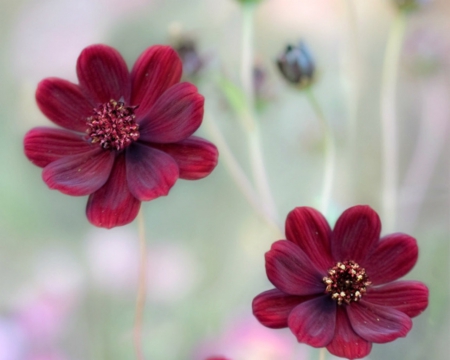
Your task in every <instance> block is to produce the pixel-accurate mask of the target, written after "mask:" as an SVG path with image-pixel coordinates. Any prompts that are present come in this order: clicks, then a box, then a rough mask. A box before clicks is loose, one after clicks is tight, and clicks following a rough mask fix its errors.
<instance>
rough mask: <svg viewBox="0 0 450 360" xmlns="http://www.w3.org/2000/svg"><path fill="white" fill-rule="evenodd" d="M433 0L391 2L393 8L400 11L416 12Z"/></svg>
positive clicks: (396, 0)
mask: <svg viewBox="0 0 450 360" xmlns="http://www.w3.org/2000/svg"><path fill="white" fill-rule="evenodd" d="M432 1H433V0H392V2H393V3H394V5H395V6H397V7H398V8H399V10H402V11H412V10H417V9H419V8H421V7H423V6H425V5H428V4H429V3H431V2H432Z"/></svg>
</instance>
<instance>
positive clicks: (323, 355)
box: [319, 348, 327, 360]
mask: <svg viewBox="0 0 450 360" xmlns="http://www.w3.org/2000/svg"><path fill="white" fill-rule="evenodd" d="M326 357H327V350H326V348H321V349H320V352H319V360H325V358H326Z"/></svg>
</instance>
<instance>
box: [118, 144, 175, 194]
mask: <svg viewBox="0 0 450 360" xmlns="http://www.w3.org/2000/svg"><path fill="white" fill-rule="evenodd" d="M126 160H127V182H128V187H129V189H130V191H131V193H132V194H133V195H134V196H135V197H136V198H137V199H139V200H141V201H148V200H152V199H155V198H157V197H159V196H165V195H167V194H168V193H169V190H170V188H171V187H172V186H173V185H174V184H175V182H176V181H177V179H178V165H177V163H176V162H175V160H174V159H173V158H172V157H171V156H170V155H168V154H166V153H164V152H162V151H160V150H158V149H154V148H152V147H150V146H147V145H144V144H139V143H134V144H132V145H131V146H130V147H129V148H128V149H127V151H126Z"/></svg>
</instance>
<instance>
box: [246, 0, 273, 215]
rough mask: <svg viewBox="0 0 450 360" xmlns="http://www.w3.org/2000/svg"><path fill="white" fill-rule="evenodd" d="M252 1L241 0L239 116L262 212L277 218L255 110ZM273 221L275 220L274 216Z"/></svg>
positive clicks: (253, 11) (253, 5)
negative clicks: (242, 97) (241, 109)
mask: <svg viewBox="0 0 450 360" xmlns="http://www.w3.org/2000/svg"><path fill="white" fill-rule="evenodd" d="M254 13H255V4H252V3H244V4H242V59H241V83H242V89H243V91H244V94H245V104H246V109H245V111H244V112H242V120H243V122H244V124H246V128H247V134H248V138H249V139H248V145H249V154H250V163H251V170H252V174H253V181H254V183H255V186H256V189H257V192H258V194H259V196H260V197H261V200H262V204H263V207H264V212H267V213H269V214H270V217H271V218H272V219H277V215H276V207H275V201H274V200H273V197H272V193H271V191H270V186H269V181H268V179H267V172H266V168H265V165H264V159H263V152H262V144H261V135H260V130H259V126H258V121H257V120H256V113H255V108H254V107H255V91H254V87H253V19H254ZM275 222H276V220H275Z"/></svg>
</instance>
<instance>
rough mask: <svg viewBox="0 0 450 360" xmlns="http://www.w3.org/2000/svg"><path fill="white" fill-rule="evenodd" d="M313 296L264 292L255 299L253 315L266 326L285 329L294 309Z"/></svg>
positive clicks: (276, 291)
mask: <svg viewBox="0 0 450 360" xmlns="http://www.w3.org/2000/svg"><path fill="white" fill-rule="evenodd" d="M312 296H313V295H308V296H296V295H288V294H285V293H284V292H282V291H280V290H278V289H272V290H268V291H264V292H263V293H261V294H259V295H258V296H257V297H255V298H254V299H253V303H252V308H253V315H255V317H256V318H257V319H258V321H259V322H260V323H261V324H263V325H264V326H267V327H269V328H272V329H281V328H285V327H287V326H288V316H289V313H290V312H291V311H292V309H293V308H294V307H296V306H297V305H299V304H301V303H302V302H304V301H307V300H309V299H311V297H312Z"/></svg>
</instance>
